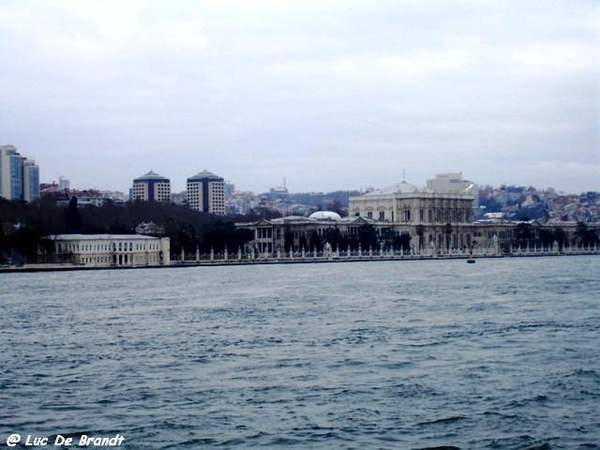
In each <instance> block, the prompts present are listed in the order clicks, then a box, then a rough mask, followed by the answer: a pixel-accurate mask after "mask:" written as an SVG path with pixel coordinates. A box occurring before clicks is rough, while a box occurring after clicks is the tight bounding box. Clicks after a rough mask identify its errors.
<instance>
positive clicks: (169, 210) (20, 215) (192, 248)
mask: <svg viewBox="0 0 600 450" xmlns="http://www.w3.org/2000/svg"><path fill="white" fill-rule="evenodd" d="M57 200H59V199H58V198H57V197H51V196H48V197H42V198H40V199H38V200H36V201H34V202H31V203H25V202H22V201H17V200H10V201H9V200H6V199H1V198H0V263H5V262H7V261H8V260H12V261H16V262H19V261H22V262H32V261H34V260H35V259H36V256H37V254H38V253H39V250H40V249H42V250H43V251H45V252H46V253H51V252H52V249H53V244H52V242H51V241H49V240H48V239H47V237H49V236H52V235H56V234H65V233H82V234H104V233H108V234H135V232H136V231H135V228H136V226H138V225H139V224H142V223H153V224H154V230H160V231H157V232H154V233H153V232H149V233H147V234H151V235H152V234H155V235H161V236H166V237H169V238H170V239H171V250H172V251H173V252H180V251H181V250H182V249H183V250H184V251H185V252H186V253H195V252H196V251H197V250H198V251H200V252H201V253H209V252H210V251H211V250H214V251H215V252H222V251H223V250H224V249H225V247H227V248H229V249H230V251H231V250H233V249H237V248H238V247H244V245H245V244H246V243H247V242H249V241H251V240H252V239H253V238H254V235H253V233H252V231H250V230H244V229H236V228H235V221H236V220H243V221H246V220H248V219H250V220H252V219H255V217H257V215H256V214H254V213H253V212H252V213H251V214H250V215H249V216H228V217H222V216H215V215H213V214H208V213H204V212H200V211H195V210H192V209H190V208H188V207H187V206H181V205H175V204H167V203H158V202H142V201H134V202H127V203H125V204H114V203H112V202H108V203H105V204H104V205H102V206H91V205H86V206H83V207H80V206H78V204H77V199H76V198H71V199H70V201H69V202H68V204H67V205H66V206H65V205H64V203H63V204H60V202H59V203H57Z"/></svg>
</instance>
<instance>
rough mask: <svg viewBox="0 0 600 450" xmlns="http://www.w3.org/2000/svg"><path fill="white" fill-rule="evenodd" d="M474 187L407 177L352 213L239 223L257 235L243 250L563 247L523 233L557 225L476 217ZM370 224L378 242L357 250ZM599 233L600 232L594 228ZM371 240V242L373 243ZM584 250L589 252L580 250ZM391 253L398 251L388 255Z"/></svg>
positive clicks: (571, 229) (352, 206)
mask: <svg viewBox="0 0 600 450" xmlns="http://www.w3.org/2000/svg"><path fill="white" fill-rule="evenodd" d="M473 201H474V197H473V195H472V189H470V186H469V187H467V188H466V189H464V190H457V191H454V192H448V191H446V192H436V191H434V190H433V189H428V188H418V187H416V186H414V185H412V184H409V183H406V182H402V183H398V184H395V185H392V186H389V187H386V188H383V189H379V190H375V191H372V192H369V193H367V194H364V195H361V196H356V197H350V199H349V208H348V209H349V215H348V217H340V216H339V215H338V214H336V213H333V212H330V211H318V212H317V213H314V214H312V215H311V216H309V217H299V216H288V217H282V218H277V219H271V220H266V219H263V220H259V221H257V222H252V223H236V227H238V228H248V229H250V230H252V231H253V232H254V240H253V241H252V242H250V243H249V245H248V247H247V248H246V249H245V251H246V252H251V253H253V254H257V255H267V256H268V255H270V257H276V256H277V255H281V254H292V255H293V254H302V253H304V254H313V253H314V252H319V251H321V252H324V251H325V244H326V243H327V244H329V246H330V247H331V249H332V251H333V252H334V254H335V253H339V252H342V253H344V252H348V253H347V254H350V252H355V253H356V252H360V253H361V254H362V255H363V256H364V254H365V253H375V254H377V255H381V254H384V253H386V252H388V254H392V253H393V252H394V251H396V252H397V253H398V254H402V255H403V256H407V255H414V256H419V255H423V256H444V255H448V256H450V255H466V254H470V253H474V254H480V255H499V254H509V253H512V254H521V253H524V252H527V253H534V252H536V251H539V252H553V251H558V247H557V246H558V243H556V242H554V243H550V244H548V245H547V246H546V248H545V249H542V248H539V249H536V248H530V246H529V244H525V243H523V244H518V243H517V244H515V243H516V242H519V241H523V239H521V236H522V235H521V234H520V233H522V232H523V229H524V228H525V229H527V233H529V236H530V238H531V239H530V240H533V238H536V237H539V236H538V234H539V233H540V232H542V230H543V229H544V228H546V229H547V230H551V229H554V228H557V226H554V225H552V226H550V225H543V224H540V223H537V222H535V221H532V222H527V223H526V222H509V221H495V222H479V221H474V217H473ZM366 228H371V229H372V230H373V232H374V233H375V235H376V237H377V238H376V239H374V240H376V241H377V242H378V243H377V245H376V246H375V247H374V246H373V245H369V247H370V248H369V247H366V248H365V244H363V246H362V248H359V243H362V242H365V239H364V235H362V237H361V233H364V230H365V229H366ZM560 228H561V229H562V230H563V231H564V233H565V242H564V243H561V244H560V249H561V251H562V248H563V246H564V247H565V248H568V249H569V251H575V250H576V247H578V245H579V244H578V243H577V238H576V224H575V223H569V224H561V225H560ZM595 232H596V233H599V230H596V231H595ZM371 242H373V240H371ZM581 250H582V251H583V249H581ZM390 252H392V253H390Z"/></svg>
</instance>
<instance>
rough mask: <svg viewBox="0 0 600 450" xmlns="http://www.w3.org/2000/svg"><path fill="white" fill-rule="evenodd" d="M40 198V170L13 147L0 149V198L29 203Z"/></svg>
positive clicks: (8, 146) (7, 146) (33, 162)
mask: <svg viewBox="0 0 600 450" xmlns="http://www.w3.org/2000/svg"><path fill="white" fill-rule="evenodd" d="M39 196H40V168H39V167H38V166H37V165H36V164H35V161H33V160H31V159H27V158H26V157H24V156H21V155H20V154H19V152H17V149H16V147H14V146H13V145H4V146H2V147H0V197H3V198H6V199H8V200H25V201H27V202H30V201H32V200H35V199H36V198H38V197H39Z"/></svg>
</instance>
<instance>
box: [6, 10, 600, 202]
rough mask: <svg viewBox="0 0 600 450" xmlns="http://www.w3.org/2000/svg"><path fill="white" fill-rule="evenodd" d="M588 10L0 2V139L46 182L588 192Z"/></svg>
mask: <svg viewBox="0 0 600 450" xmlns="http://www.w3.org/2000/svg"><path fill="white" fill-rule="evenodd" d="M599 49H600V2H598V1H597V0H590V1H584V0H568V1H553V0H540V1H509V0H506V1H504V0H502V1H485V0H473V1H468V0H465V1H460V2H459V1H447V0H440V1H416V0H415V1H399V0H390V1H378V0H364V1H356V0H340V1H333V0H332V1H330V0H318V1H313V0H301V1H300V0H299V1H293V0H280V1H278V0H255V1H254V0H231V1H227V0H214V1H200V0H198V1H181V0H178V1H133V0H127V1H122V0H118V1H107V0H102V1H79V0H74V1H61V0H53V1H51V2H49V1H45V0H42V1H29V0H15V1H12V0H1V1H0V61H1V63H0V93H1V95H0V145H3V144H13V145H15V146H16V147H17V148H18V150H19V151H20V153H21V154H23V155H25V156H28V157H31V158H33V159H35V160H36V162H37V163H38V164H39V166H40V172H41V179H42V181H44V182H51V181H53V180H56V181H58V177H59V175H64V176H65V177H67V178H68V179H70V180H71V187H74V188H85V187H96V188H98V189H113V190H121V191H124V192H126V191H127V190H128V189H129V188H130V186H131V183H132V180H133V178H135V177H137V176H139V175H142V174H144V173H146V172H148V171H149V170H151V169H152V170H154V171H155V172H158V173H160V174H161V175H163V176H165V177H168V178H170V179H171V183H172V188H173V191H180V190H183V189H184V188H185V180H186V179H187V178H188V177H190V176H192V175H195V174H196V173H198V172H200V171H202V170H204V169H207V170H209V171H211V172H213V173H215V174H217V175H220V176H222V177H224V178H225V179H226V180H231V181H232V182H233V183H235V185H236V188H237V189H240V190H252V191H255V192H257V193H258V192H264V191H266V190H268V189H269V188H270V187H274V186H277V185H281V184H282V183H283V178H284V177H285V178H286V181H287V187H288V188H289V189H290V191H292V192H305V191H331V190H338V189H359V188H365V187H368V186H372V187H376V188H377V187H383V186H386V185H390V184H393V183H397V182H399V181H402V177H403V175H402V174H403V171H405V173H406V181H407V182H411V183H413V184H417V185H425V182H426V180H427V179H428V178H432V177H433V176H434V174H435V173H440V172H455V171H462V172H463V175H464V177H465V178H466V179H469V180H471V181H475V182H477V183H479V184H480V185H485V184H491V185H493V186H500V185H501V184H516V185H533V186H536V187H538V188H546V187H551V186H552V187H555V188H556V189H558V190H563V191H566V192H574V193H579V192H581V191H585V190H596V191H600V50H599Z"/></svg>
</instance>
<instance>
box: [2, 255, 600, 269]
mask: <svg viewBox="0 0 600 450" xmlns="http://www.w3.org/2000/svg"><path fill="white" fill-rule="evenodd" d="M598 255H600V251H596V252H594V251H588V252H574V253H532V254H525V253H520V254H508V255H493V254H489V255H477V256H476V257H475V259H476V260H481V259H500V258H536V257H537V258H541V257H561V256H598ZM467 259H469V255H440V256H427V255H418V256H404V257H389V256H388V257H386V256H362V257H350V258H346V257H335V258H326V257H317V258H314V257H304V258H302V257H298V258H293V259H290V258H255V259H242V260H239V259H231V260H228V261H224V260H213V261H206V260H201V261H186V262H184V263H182V262H181V261H174V262H171V264H169V265H156V266H107V267H99V266H83V265H75V264H69V265H64V264H60V265H59V264H56V265H54V264H24V265H22V266H5V267H0V274H1V273H32V272H71V271H84V270H88V271H89V270H137V269H183V268H191V267H222V266H251V265H275V264H276V265H281V264H325V263H357V262H377V261H398V262H401V261H404V262H409V261H451V260H464V261H466V260H467Z"/></svg>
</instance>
